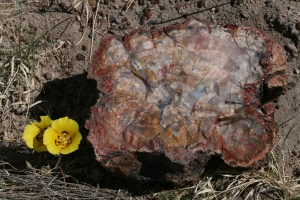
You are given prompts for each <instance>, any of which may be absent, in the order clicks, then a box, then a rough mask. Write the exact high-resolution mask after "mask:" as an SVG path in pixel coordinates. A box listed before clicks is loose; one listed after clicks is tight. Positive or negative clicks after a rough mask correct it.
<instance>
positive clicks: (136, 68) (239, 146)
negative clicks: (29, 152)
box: [86, 19, 287, 185]
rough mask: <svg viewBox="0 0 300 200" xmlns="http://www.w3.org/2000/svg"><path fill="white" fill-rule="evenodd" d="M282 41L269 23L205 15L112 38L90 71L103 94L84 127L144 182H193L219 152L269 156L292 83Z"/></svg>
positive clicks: (110, 166) (241, 158) (99, 151)
mask: <svg viewBox="0 0 300 200" xmlns="http://www.w3.org/2000/svg"><path fill="white" fill-rule="evenodd" d="M285 67H286V63H285V57H284V51H283V48H282V47H281V46H280V45H279V44H276V43H275V42H273V41H272V40H270V39H269V38H268V37H267V36H266V35H265V34H263V33H262V32H261V31H258V30H255V29H253V28H245V27H237V26H232V25H227V26H219V25H206V24H204V23H202V22H200V21H198V20H195V19H191V20H187V21H186V22H185V23H184V24H181V25H173V26H169V27H167V28H165V29H155V30H151V31H144V30H141V29H139V30H136V31H133V32H132V33H130V34H128V35H125V37H124V38H120V37H117V36H114V35H107V36H105V37H104V39H103V41H102V43H101V46H100V48H99V50H98V52H97V53H96V55H95V57H94V61H93V63H92V64H91V66H90V67H89V69H88V77H89V78H92V79H95V80H96V81H97V88H98V89H99V91H101V93H102V94H104V95H103V96H102V97H101V98H99V99H98V102H97V104H96V105H95V106H93V107H92V113H91V117H90V119H89V120H88V121H87V123H86V127H87V128H88V129H89V131H90V133H89V136H88V139H89V141H90V142H91V143H92V145H93V147H94V150H95V154H96V159H97V160H98V161H99V162H100V163H101V165H103V166H104V167H105V168H106V169H107V170H108V171H109V172H111V173H114V175H117V176H123V177H128V178H133V179H136V180H165V181H169V182H171V183H174V184H176V185H182V184H184V183H190V182H195V181H197V179H198V178H199V176H200V175H201V173H203V170H204V166H205V164H206V163H207V162H208V161H209V159H210V157H211V155H214V154H219V155H221V157H222V159H223V160H224V161H225V162H226V163H227V164H228V165H231V166H241V167H249V166H251V165H253V164H255V163H257V162H258V161H260V160H262V159H263V158H264V157H265V155H266V153H267V152H268V151H269V150H270V147H271V145H272V143H273V140H274V136H275V134H276V131H277V129H276V124H275V122H274V108H273V103H272V101H273V99H274V98H277V97H278V96H279V94H281V93H283V92H284V90H285V85H286V81H287V78H286V76H284V75H283V72H284V70H285Z"/></svg>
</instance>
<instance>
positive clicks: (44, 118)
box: [33, 115, 52, 130]
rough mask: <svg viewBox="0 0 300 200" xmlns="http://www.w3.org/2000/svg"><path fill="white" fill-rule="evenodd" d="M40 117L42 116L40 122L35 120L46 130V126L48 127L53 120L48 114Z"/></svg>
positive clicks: (35, 122) (36, 123) (38, 125)
mask: <svg viewBox="0 0 300 200" xmlns="http://www.w3.org/2000/svg"><path fill="white" fill-rule="evenodd" d="M40 118H41V121H40V122H38V121H34V122H33V123H34V124H35V125H36V126H37V127H39V128H40V129H42V130H45V129H46V128H48V127H49V126H50V125H51V123H52V120H51V119H50V117H49V116H48V115H47V116H40Z"/></svg>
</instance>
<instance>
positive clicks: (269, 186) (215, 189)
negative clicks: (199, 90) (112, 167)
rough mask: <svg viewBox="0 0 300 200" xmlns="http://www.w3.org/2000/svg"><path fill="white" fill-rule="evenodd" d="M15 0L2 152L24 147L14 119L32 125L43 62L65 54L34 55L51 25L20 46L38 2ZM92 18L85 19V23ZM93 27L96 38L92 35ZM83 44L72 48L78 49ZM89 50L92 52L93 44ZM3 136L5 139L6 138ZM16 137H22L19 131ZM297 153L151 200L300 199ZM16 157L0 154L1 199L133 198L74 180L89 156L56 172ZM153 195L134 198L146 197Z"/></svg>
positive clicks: (4, 80)
mask: <svg viewBox="0 0 300 200" xmlns="http://www.w3.org/2000/svg"><path fill="white" fill-rule="evenodd" d="M17 2H18V1H13V2H11V1H6V2H1V3H0V47H1V48H0V57H1V60H0V119H1V121H2V122H3V121H6V122H10V123H7V124H3V126H1V127H0V134H2V135H0V138H1V142H2V143H3V144H1V143H0V151H2V150H3V149H2V150H1V145H3V146H4V143H5V142H7V141H9V142H12V143H15V146H18V145H20V144H21V142H20V138H15V139H12V138H10V134H11V132H12V130H13V129H14V127H15V129H16V130H20V129H21V128H20V126H24V124H23V125H20V124H14V122H13V121H14V117H16V116H17V117H23V118H24V119H23V122H24V123H25V122H27V121H28V115H27V113H28V110H29V109H30V108H31V107H33V106H36V105H37V104H38V103H40V102H35V103H33V99H34V97H35V96H36V94H37V93H34V92H37V91H40V89H41V86H42V84H43V82H42V80H41V78H40V76H41V75H40V68H41V66H40V63H41V62H42V60H43V59H44V58H45V57H47V55H48V54H60V53H61V51H63V50H62V48H61V46H62V44H61V43H59V42H57V43H55V44H53V47H52V48H50V49H49V50H48V51H43V52H39V53H36V48H37V45H38V44H39V42H40V41H41V40H42V38H43V37H44V36H45V34H46V33H47V32H48V31H49V30H50V29H51V26H50V28H49V27H48V29H46V30H45V31H44V32H42V33H39V34H38V33H36V34H34V37H31V38H28V40H29V42H27V43H24V42H22V37H23V36H22V27H21V23H22V20H21V19H22V13H23V12H25V10H27V9H29V8H28V7H30V6H32V5H34V4H33V3H32V2H31V1H27V2H26V4H25V5H23V6H21V5H20V4H18V3H17ZM48 3H49V2H48ZM132 3H133V1H132V0H129V1H127V4H126V5H127V8H129V7H130V5H131V4H132ZM73 5H74V9H79V10H84V12H85V15H86V16H92V17H93V18H94V19H96V16H93V14H92V12H91V8H90V7H89V6H88V3H87V1H84V0H75V1H73ZM98 9H99V1H98V3H97V5H96V10H98ZM96 13H97V12H96ZM88 18H89V17H86V22H85V23H86V24H87V23H88V21H87V20H88ZM95 21H96V20H95ZM15 25H17V26H15ZM94 25H95V24H93V27H92V37H94V36H93V35H94V31H95V30H94ZM8 29H9V30H10V31H11V32H12V33H13V35H15V36H17V37H16V38H15V39H14V40H11V41H9V40H5V39H4V37H3V36H2V32H4V30H8ZM82 34H83V35H82V37H81V38H83V36H84V34H86V30H85V31H83V33H82ZM81 40H82V39H80V40H79V41H78V42H76V43H74V44H73V45H79V44H80V42H81ZM92 41H93V39H92ZM90 52H93V44H92V45H91V47H90ZM90 55H91V54H90ZM90 58H91V57H90ZM20 121H22V120H20ZM5 137H7V140H5V139H4V138H5ZM14 137H20V133H19V135H17V136H14ZM283 149H284V150H283ZM299 149H300V148H298V150H297V151H298V152H291V151H290V150H289V149H288V148H287V147H285V148H282V147H281V145H277V147H276V148H274V150H273V151H272V152H271V154H270V157H269V160H268V163H267V165H265V166H264V167H260V168H259V169H255V170H249V171H245V172H243V173H240V172H239V171H236V170H235V169H228V168H220V169H217V170H213V171H207V172H206V173H205V175H204V176H203V179H202V180H200V181H199V182H198V184H196V185H194V186H191V187H187V188H182V189H177V190H173V191H164V192H159V193H154V194H151V195H150V196H151V198H154V199H161V200H162V199H165V200H167V199H300V178H299V177H300V176H299V175H295V174H293V173H292V172H288V170H287V169H289V168H291V166H293V168H297V169H300V161H299V160H298V159H297V156H293V154H297V155H298V156H299V155H300V152H299ZM284 151H285V152H284ZM2 153H3V152H2ZM287 155H289V156H288V157H287ZM17 157H18V158H17ZM14 158H15V159H20V154H18V155H15V156H11V157H9V158H7V157H5V158H4V157H3V155H1V154H0V159H1V160H2V161H1V160H0V168H1V170H0V198H1V199H2V198H5V199H47V198H51V199H108V198H112V199H125V198H130V196H131V195H129V194H127V192H125V191H122V190H109V189H102V188H99V187H96V186H93V185H88V184H85V183H83V182H79V181H78V179H76V178H73V177H74V174H81V175H84V174H86V175H87V176H88V175H89V173H90V168H88V167H87V166H86V165H85V163H89V162H90V161H89V159H93V158H90V157H86V156H85V154H82V155H80V156H79V157H78V156H74V157H71V158H70V159H69V160H68V161H67V162H65V163H61V164H60V165H59V166H60V167H59V168H58V169H53V168H51V167H49V166H48V165H47V162H49V160H48V159H46V158H44V160H43V162H42V165H41V167H36V168H35V167H32V166H31V164H30V163H27V168H28V169H17V166H14V165H13V164H12V163H14V162H13V161H12V160H10V159H14ZM47 158H48V157H47ZM24 160H26V159H23V160H22V162H23V163H24ZM50 160H51V159H50ZM52 161H53V158H52ZM52 164H53V163H52ZM54 164H55V163H54ZM62 169H63V170H62ZM70 174H72V175H70ZM72 176H73V177H72ZM150 196H147V195H146V196H140V197H135V198H139V199H147V198H150Z"/></svg>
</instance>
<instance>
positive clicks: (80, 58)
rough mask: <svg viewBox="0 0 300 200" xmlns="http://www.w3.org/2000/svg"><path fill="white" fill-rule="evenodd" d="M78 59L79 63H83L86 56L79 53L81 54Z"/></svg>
mask: <svg viewBox="0 0 300 200" xmlns="http://www.w3.org/2000/svg"><path fill="white" fill-rule="evenodd" d="M76 59H77V60H78V61H83V60H85V56H84V55H83V54H81V53H79V54H77V55H76Z"/></svg>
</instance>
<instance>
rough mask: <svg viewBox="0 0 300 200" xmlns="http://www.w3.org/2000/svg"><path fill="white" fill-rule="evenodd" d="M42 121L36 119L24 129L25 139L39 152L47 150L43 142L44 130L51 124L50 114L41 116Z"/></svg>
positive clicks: (29, 145)
mask: <svg viewBox="0 0 300 200" xmlns="http://www.w3.org/2000/svg"><path fill="white" fill-rule="evenodd" d="M40 118H41V121H40V122H38V121H34V122H32V123H31V124H29V125H27V126H26V127H25V129H24V133H23V136H22V138H23V140H25V142H26V145H27V146H28V147H29V148H32V149H34V150H35V151H37V152H42V151H47V148H46V146H45V145H44V144H43V137H44V131H45V130H46V129H47V128H48V127H49V126H50V125H51V123H52V120H51V119H50V117H49V116H41V117H40Z"/></svg>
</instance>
